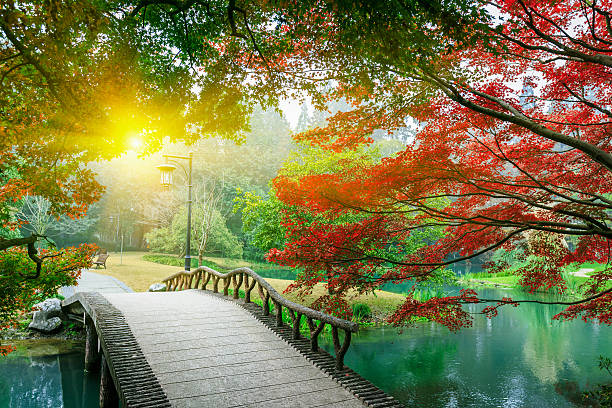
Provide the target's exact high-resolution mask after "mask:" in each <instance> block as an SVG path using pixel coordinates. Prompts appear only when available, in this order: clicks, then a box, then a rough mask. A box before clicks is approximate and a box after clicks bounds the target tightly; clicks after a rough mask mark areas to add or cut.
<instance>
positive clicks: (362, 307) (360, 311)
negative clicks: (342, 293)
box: [353, 303, 372, 320]
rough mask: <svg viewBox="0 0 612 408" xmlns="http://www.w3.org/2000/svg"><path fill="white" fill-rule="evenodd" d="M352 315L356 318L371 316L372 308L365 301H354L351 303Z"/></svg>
mask: <svg viewBox="0 0 612 408" xmlns="http://www.w3.org/2000/svg"><path fill="white" fill-rule="evenodd" d="M353 316H354V317H355V318H356V319H357V320H362V319H367V318H369V317H371V316H372V310H371V309H370V306H368V305H366V304H365V303H355V304H354V305H353Z"/></svg>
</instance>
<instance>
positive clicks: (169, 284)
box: [162, 266, 359, 370]
mask: <svg viewBox="0 0 612 408" xmlns="http://www.w3.org/2000/svg"><path fill="white" fill-rule="evenodd" d="M211 281H212V282H211ZM221 281H222V282H221ZM162 282H164V283H165V284H166V291H177V290H185V289H202V290H207V286H208V284H209V283H212V286H213V289H212V291H213V292H215V293H220V292H219V283H222V290H223V295H224V296H229V288H230V284H231V285H232V286H233V298H234V299H239V296H240V295H239V290H240V288H241V287H242V286H243V285H244V289H243V290H244V301H245V303H252V301H251V292H252V291H253V290H254V289H255V286H256V285H257V292H258V294H259V297H260V298H261V300H262V304H263V314H264V316H269V315H270V312H271V309H270V301H272V304H273V306H274V312H275V314H276V325H277V326H278V327H282V326H283V325H284V322H283V308H285V309H287V313H288V314H289V317H290V318H291V328H292V334H293V338H294V339H295V340H299V339H301V333H300V325H301V322H302V317H305V318H306V323H307V324H308V329H309V331H310V348H311V350H312V351H314V352H318V351H319V335H320V334H321V332H322V331H323V328H324V327H325V325H326V324H328V325H329V326H330V327H331V332H332V339H333V342H334V351H335V354H336V369H337V370H342V369H343V368H344V355H345V354H346V352H347V350H348V348H349V346H350V344H351V333H356V332H357V331H358V330H359V324H357V323H355V322H350V321H348V320H344V319H339V318H337V317H334V316H330V315H328V314H325V313H322V312H319V311H318V310H314V309H311V308H309V307H306V306H303V305H300V304H298V303H295V302H292V301H290V300H288V299H285V298H284V297H282V296H281V295H280V294H279V293H278V292H277V291H276V290H275V289H274V288H273V287H272V286H271V285H270V284H269V283H268V282H266V280H265V279H264V278H262V277H261V276H259V275H258V274H256V273H255V272H253V271H252V270H251V269H249V268H238V269H234V270H233V271H231V272H228V273H221V272H218V271H215V270H214V269H211V268H208V267H206V266H201V267H199V268H197V269H196V270H194V271H191V272H186V271H181V272H178V273H175V274H174V275H172V276H169V277H168V278H166V279H164V280H163V281H162ZM315 320H316V321H318V323H317V322H315ZM339 330H343V331H344V339H343V341H342V343H341V342H340V336H339V333H338V331H339Z"/></svg>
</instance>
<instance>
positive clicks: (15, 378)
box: [0, 340, 100, 408]
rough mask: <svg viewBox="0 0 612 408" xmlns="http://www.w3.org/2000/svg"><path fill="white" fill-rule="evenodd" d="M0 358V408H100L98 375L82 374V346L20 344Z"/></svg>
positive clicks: (43, 342) (46, 342)
mask: <svg viewBox="0 0 612 408" xmlns="http://www.w3.org/2000/svg"><path fill="white" fill-rule="evenodd" d="M17 346H18V351H17V352H15V353H12V354H9V355H8V356H6V357H0V407H2V408H4V407H10V408H42V407H45V408H46V407H49V408H59V407H65V408H89V407H92V408H93V407H98V406H99V384H100V377H99V374H98V373H95V374H88V373H85V372H84V365H83V361H84V354H83V348H82V344H81V343H74V342H63V341H57V340H37V341H29V342H20V343H19V344H17Z"/></svg>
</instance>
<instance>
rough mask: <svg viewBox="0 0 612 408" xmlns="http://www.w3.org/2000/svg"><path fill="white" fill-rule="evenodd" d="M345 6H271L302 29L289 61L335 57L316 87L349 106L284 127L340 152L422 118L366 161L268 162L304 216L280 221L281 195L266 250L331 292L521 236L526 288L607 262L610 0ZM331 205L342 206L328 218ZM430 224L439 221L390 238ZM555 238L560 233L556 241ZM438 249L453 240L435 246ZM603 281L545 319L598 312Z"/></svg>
mask: <svg viewBox="0 0 612 408" xmlns="http://www.w3.org/2000/svg"><path fill="white" fill-rule="evenodd" d="M317 4H319V3H317ZM345 6H346V5H345ZM345 6H343V5H342V4H336V5H334V7H327V8H325V7H324V6H321V8H319V9H316V10H315V9H314V8H312V9H309V10H307V9H306V8H304V9H302V10H301V12H294V13H289V12H288V13H287V16H286V19H287V20H289V21H291V24H288V25H287V31H288V32H290V35H291V36H293V38H294V39H295V38H299V39H300V41H301V42H302V43H305V44H309V45H311V46H310V47H305V46H303V47H300V48H296V55H298V56H299V57H300V58H302V59H301V60H300V59H298V58H293V59H288V58H287V57H286V56H284V57H283V60H284V61H286V60H289V61H291V63H292V64H294V66H293V67H292V69H298V68H302V69H304V68H305V67H304V65H303V62H304V61H307V62H312V61H315V60H316V61H317V64H318V67H319V69H318V70H317V74H316V75H319V76H320V75H321V72H328V73H329V72H332V70H333V75H329V76H327V77H326V79H328V80H332V79H333V80H334V83H335V84H336V85H337V86H335V87H334V89H333V91H332V92H331V93H329V94H328V95H327V96H328V97H329V98H340V97H342V98H346V99H347V100H349V101H351V102H352V103H353V104H354V107H355V108H354V109H353V110H352V111H350V112H340V113H338V114H336V115H334V116H333V117H332V118H331V119H330V120H329V123H328V126H327V127H325V128H316V129H313V130H310V131H308V132H305V133H303V134H301V135H298V136H297V138H298V139H300V140H302V141H308V142H310V143H312V144H316V145H319V146H323V147H325V148H327V149H330V150H333V151H340V150H343V149H352V148H354V147H355V146H357V145H360V144H364V143H366V144H367V143H370V142H371V134H372V131H373V130H374V129H383V130H386V131H389V132H394V131H396V130H397V129H398V128H400V127H402V126H404V125H405V120H406V118H407V117H411V118H413V119H414V120H416V121H417V122H418V123H419V127H420V130H419V132H418V133H417V134H416V135H415V137H414V139H412V140H410V141H409V143H408V144H407V146H406V149H405V150H404V151H402V152H400V153H398V154H396V155H394V156H392V157H388V158H385V159H383V160H382V161H381V162H380V163H378V164H376V165H372V166H365V167H364V166H361V165H360V166H355V167H354V168H347V169H346V171H343V172H337V173H334V174H316V175H307V176H304V177H301V178H300V179H299V180H296V179H294V178H290V177H284V176H283V175H281V176H279V177H278V178H277V179H276V180H275V187H276V189H277V191H278V197H279V198H280V199H281V200H282V201H283V202H284V203H286V204H288V205H291V206H295V207H296V208H299V213H303V212H304V211H308V212H309V213H310V214H311V215H312V216H313V217H318V220H317V222H303V221H300V220H299V219H298V220H297V221H296V220H292V214H291V213H290V212H289V213H288V214H287V219H288V220H291V221H288V222H287V223H286V225H285V226H286V227H287V229H288V233H287V240H288V244H287V245H286V246H285V248H283V249H279V250H273V251H271V253H270V254H269V258H270V259H271V260H272V261H274V262H278V263H281V264H286V265H292V266H300V267H302V268H304V269H305V273H304V274H303V275H302V277H301V282H300V284H302V285H312V284H313V283H316V282H319V281H322V280H324V281H327V285H328V287H329V288H330V293H332V294H333V296H335V297H339V298H340V297H342V296H344V295H346V293H347V291H348V290H349V289H350V288H357V289H359V290H361V291H366V290H371V289H372V288H376V287H379V286H380V285H381V284H383V283H386V282H403V281H405V280H407V279H416V280H417V281H419V280H423V279H427V278H428V277H429V276H431V275H432V273H434V272H435V271H436V270H438V269H439V268H441V267H443V266H445V265H448V264H450V263H452V262H457V261H459V260H465V259H470V258H473V257H476V256H479V255H481V254H484V253H486V252H488V251H491V250H494V249H496V248H501V247H503V248H505V249H512V248H514V247H515V246H517V245H519V244H520V243H524V242H529V243H530V245H529V248H528V253H529V254H530V255H533V256H535V257H540V258H541V259H544V260H545V261H544V262H540V263H536V264H533V265H530V266H528V267H524V268H522V269H520V270H519V271H518V272H517V273H518V274H519V275H520V276H521V280H520V283H521V284H522V285H523V286H525V287H526V288H528V290H529V291H531V292H533V291H536V290H549V289H551V288H557V289H558V290H560V291H563V290H564V289H565V282H564V280H563V278H562V276H561V268H562V267H563V266H565V265H567V264H569V263H572V262H584V261H590V262H608V261H609V256H610V241H609V240H610V238H612V229H611V228H610V224H609V222H610V214H611V213H610V210H611V209H612V196H611V195H610V181H611V180H610V178H611V175H612V173H611V172H612V155H611V149H612V148H611V146H610V142H611V136H612V126H611V125H612V121H611V119H612V112H611V111H610V106H611V102H612V100H611V96H612V92H611V91H612V88H611V87H610V83H611V80H612V70H611V68H612V24H611V21H612V12H611V6H612V5H611V4H610V2H609V1H595V2H586V1H581V0H572V1H564V2H557V1H527V0H498V1H493V2H479V1H476V2H473V3H471V8H470V10H471V14H470V13H466V14H465V16H466V17H457V18H456V19H455V20H453V18H452V16H453V15H455V16H456V15H457V13H455V14H453V13H451V11H452V10H451V11H449V12H448V13H447V14H445V10H441V9H439V10H434V11H432V12H431V14H430V20H429V21H430V24H429V25H427V26H426V28H427V30H424V29H423V28H422V27H415V26H414V24H415V22H412V21H410V17H411V16H410V13H408V12H406V13H405V14H403V15H402V14H401V13H400V10H397V9H394V8H393V7H392V6H389V5H385V6H383V5H376V4H370V3H367V2H366V4H364V5H363V7H362V8H361V9H360V10H359V11H356V10H349V9H348V6H346V7H345ZM313 10H314V11H313ZM456 11H457V10H455V12H456ZM313 15H316V16H317V18H316V19H315V18H313ZM349 17H351V18H352V19H353V22H352V23H351V22H350V21H351V20H350V18H349ZM385 17H386V18H385ZM320 20H323V21H324V23H325V24H322V23H321V21H320ZM313 21H314V22H313ZM461 21H462V22H463V25H462V26H458V25H456V24H455V23H457V22H461ZM321 27H325V30H327V34H326V35H325V36H321V35H320V34H321V32H322V31H321V30H322V28H321ZM449 27H450V28H449ZM453 27H455V30H454V31H453ZM313 33H317V34H318V35H317V36H314V37H313ZM415 33H419V34H420V35H421V37H422V38H423V39H421V40H419V37H416V36H414V34H415ZM409 34H412V35H413V36H412V37H411V36H410V35H409ZM414 38H416V39H414ZM317 44H318V45H324V46H315V45H317ZM404 46H405V47H404ZM417 47H428V48H421V49H419V50H415V48H417ZM419 52H420V53H419ZM311 80H321V78H311ZM347 214H352V215H354V219H355V221H353V222H344V223H334V220H336V219H338V217H339V216H344V217H346V216H347ZM430 227H436V228H443V229H444V232H445V236H444V237H443V238H441V239H439V240H437V241H436V242H434V243H432V244H431V245H426V246H422V247H420V248H418V250H414V251H407V250H406V251H404V250H403V249H402V245H403V243H404V242H405V241H406V239H407V238H408V237H410V236H411V235H413V234H415V232H417V231H421V230H422V229H423V228H430ZM568 237H572V238H571V240H572V242H573V245H570V246H567V245H564V244H563V241H562V238H568ZM555 242H556V244H555ZM390 249H393V250H394V251H390ZM391 252H393V253H391ZM452 253H458V254H459V257H457V258H455V259H453V260H447V256H448V255H449V254H452ZM611 280H612V270H611V269H610V268H606V269H604V270H603V271H601V272H597V273H595V274H594V275H592V276H591V278H590V279H589V281H588V283H587V287H586V291H585V298H583V299H580V300H577V301H574V302H567V304H568V306H569V307H568V308H567V309H566V310H565V311H564V312H562V313H560V314H558V315H557V316H556V318H559V319H573V318H576V317H579V316H580V317H582V318H583V319H584V320H585V321H586V320H594V319H597V320H599V321H601V322H603V323H607V324H610V323H612V288H611V287H610V281H611ZM484 301H486V302H489V301H492V300H489V299H479V298H478V297H477V296H476V294H475V293H473V292H471V291H469V292H465V293H462V294H461V295H460V296H456V297H446V298H441V299H432V300H430V301H428V302H425V303H421V302H418V301H416V300H415V299H413V298H412V297H410V296H409V297H408V298H407V300H406V303H405V304H404V305H403V306H402V307H400V308H399V309H398V311H397V312H396V313H395V315H394V316H393V317H392V321H394V322H396V323H401V322H406V321H409V320H410V318H411V316H414V315H417V316H426V317H429V318H431V317H432V316H437V318H435V319H434V320H438V321H440V322H441V323H443V324H445V325H447V326H448V327H450V328H452V329H457V328H460V327H463V326H465V325H467V324H470V319H469V318H467V315H466V314H465V313H462V312H461V311H460V310H461V309H460V306H461V304H463V303H475V302H484ZM561 303H563V302H561ZM505 304H512V305H516V304H517V303H516V301H514V300H512V299H501V300H499V301H498V302H497V306H489V307H487V308H486V310H484V311H483V312H484V313H486V314H489V315H491V314H495V312H496V310H497V307H499V306H501V305H505Z"/></svg>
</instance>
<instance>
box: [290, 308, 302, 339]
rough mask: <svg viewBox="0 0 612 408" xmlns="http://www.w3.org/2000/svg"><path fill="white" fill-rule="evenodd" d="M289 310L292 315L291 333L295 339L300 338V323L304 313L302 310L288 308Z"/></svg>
mask: <svg viewBox="0 0 612 408" xmlns="http://www.w3.org/2000/svg"><path fill="white" fill-rule="evenodd" d="M287 312H289V317H291V324H292V325H293V326H292V327H291V334H292V335H293V340H299V339H300V338H301V337H302V336H301V335H300V324H301V323H302V314H301V313H300V312H294V311H293V310H291V309H287Z"/></svg>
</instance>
